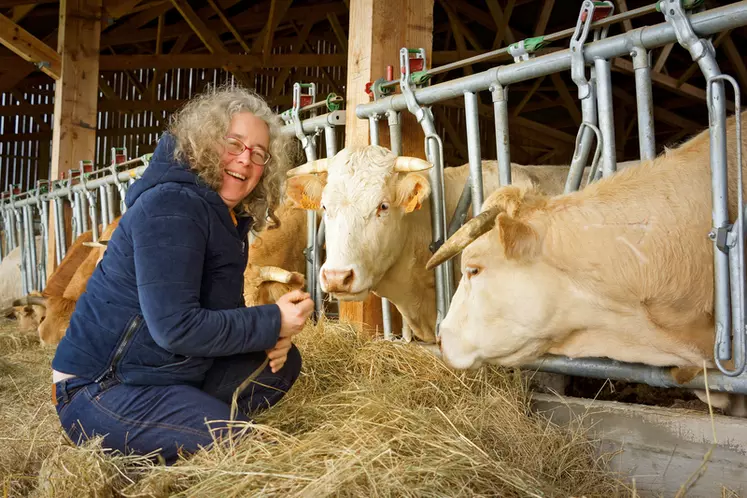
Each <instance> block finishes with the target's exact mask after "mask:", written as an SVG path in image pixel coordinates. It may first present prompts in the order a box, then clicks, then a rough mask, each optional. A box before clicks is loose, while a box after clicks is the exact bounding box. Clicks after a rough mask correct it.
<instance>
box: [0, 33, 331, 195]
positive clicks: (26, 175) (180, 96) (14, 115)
mask: <svg viewBox="0 0 747 498" xmlns="http://www.w3.org/2000/svg"><path fill="white" fill-rule="evenodd" d="M309 43H310V44H312V43H313V44H312V49H313V50H314V51H315V52H316V53H318V54H334V53H338V47H337V46H336V45H335V44H333V43H330V42H328V41H325V40H316V41H315V42H309ZM292 50H293V47H292V46H290V45H289V46H285V47H276V48H274V49H273V53H275V54H283V53H290V52H291V51H292ZM324 71H326V72H327V74H328V75H329V76H330V78H331V79H332V80H333V81H335V82H344V81H345V77H346V71H345V68H344V67H328V68H321V67H307V68H297V69H296V72H295V74H294V75H291V77H289V78H287V80H286V82H285V85H284V88H283V91H282V92H281V93H280V97H279V98H278V99H277V104H278V105H273V108H275V109H276V110H278V111H283V110H285V109H287V108H288V107H289V106H290V104H291V102H290V99H291V96H292V91H293V83H294V82H296V81H304V82H315V83H316V84H317V94H318V95H319V96H320V98H321V97H325V96H326V95H327V94H328V93H330V92H334V91H335V89H334V88H333V87H332V85H331V84H330V83H329V81H328V80H327V79H326V76H325V75H324V74H323V73H324ZM153 73H154V72H153V71H152V70H137V71H130V74H129V75H128V74H127V73H126V72H124V71H118V72H104V73H103V75H104V77H105V80H106V84H107V85H108V86H109V87H110V88H111V90H112V91H113V92H109V91H108V89H107V93H108V95H105V94H104V92H103V91H102V90H101V88H100V89H99V112H98V122H97V128H98V129H97V133H96V137H97V138H96V141H97V143H96V157H95V158H92V159H95V164H96V166H97V167H103V166H106V165H108V164H109V163H110V161H111V149H112V147H126V148H127V155H128V156H129V157H137V156H140V155H142V154H145V153H148V152H152V151H153V149H154V147H155V143H156V140H157V138H158V136H159V134H160V133H161V132H162V131H163V129H164V128H165V126H166V125H167V123H168V118H169V116H170V115H171V113H172V112H173V111H174V110H175V109H176V108H178V106H179V105H181V104H182V103H183V102H185V101H186V100H188V99H189V98H191V97H193V96H195V95H196V94H198V93H199V92H201V91H202V90H204V88H205V87H206V85H208V84H211V85H215V84H222V83H226V82H230V81H234V77H233V75H231V74H230V73H228V72H227V71H225V70H223V69H172V70H168V71H166V73H165V74H162V76H163V79H162V81H161V82H160V83H159V85H158V87H157V90H156V103H155V104H150V102H148V98H149V96H148V94H147V92H143V93H146V95H145V96H143V95H142V94H141V90H143V89H147V88H148V86H149V85H150V83H151V80H152V78H153V76H154V74H153ZM279 74H280V71H274V70H271V69H265V70H260V71H256V72H254V73H252V76H253V77H254V81H255V85H256V86H255V89H256V91H257V92H259V93H260V94H262V95H266V96H269V95H271V94H272V90H273V88H274V84H275V80H276V79H277V78H278V76H279ZM157 77H158V78H160V77H161V76H157ZM112 97H113V98H112ZM21 100H23V102H21ZM15 108H17V109H15ZM53 109H54V83H53V82H51V81H50V83H48V84H43V85H34V86H32V87H28V88H24V89H23V90H19V89H16V90H13V91H11V92H7V93H3V94H0V190H1V191H6V190H7V189H8V188H9V185H10V184H20V185H21V190H22V191H25V190H28V189H29V188H33V187H34V185H35V183H36V180H37V179H45V178H48V175H49V170H50V164H51V161H50V154H51V140H52V121H53V120H52V113H53ZM121 109H127V110H126V111H124V112H123V111H121ZM19 111H20V112H19ZM343 143H344V142H343V141H342V140H338V144H339V147H342V144H343ZM321 145H322V147H323V146H324V140H323V138H321ZM322 150H323V149H322Z"/></svg>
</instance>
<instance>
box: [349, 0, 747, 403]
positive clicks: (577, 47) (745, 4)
mask: <svg viewBox="0 0 747 498" xmlns="http://www.w3.org/2000/svg"><path fill="white" fill-rule="evenodd" d="M701 4H702V0H686V1H681V0H661V1H659V2H658V3H656V4H652V5H649V6H646V7H641V8H639V9H635V10H632V11H628V12H625V13H621V14H617V15H613V14H614V5H613V4H612V2H610V1H604V2H592V1H590V0H585V1H584V2H583V4H582V6H581V9H580V12H579V16H578V20H577V23H576V26H575V28H572V29H568V30H564V31H561V32H559V33H555V34H552V35H547V36H544V37H535V38H530V39H527V40H523V41H521V42H518V43H515V44H512V45H511V46H509V47H505V48H502V49H500V50H496V51H493V52H488V53H486V54H483V55H479V56H475V57H471V58H469V59H464V60H462V61H458V62H455V63H452V64H448V65H445V66H441V67H437V68H433V69H428V70H426V69H425V52H424V50H422V49H407V48H402V49H401V50H400V78H399V79H398V80H395V79H393V78H392V76H391V73H392V71H391V70H389V71H388V74H387V78H381V79H379V80H376V81H373V82H371V83H370V84H369V86H368V88H367V90H368V91H369V94H370V95H371V96H372V102H369V103H366V104H360V105H358V106H357V107H356V116H357V117H358V118H360V119H368V120H369V121H370V123H371V143H372V144H377V143H378V129H377V127H378V120H379V119H381V118H382V117H384V116H386V117H387V119H388V122H389V125H390V129H391V130H392V133H391V135H392V150H393V151H394V153H395V154H397V155H399V154H401V135H400V134H399V129H398V123H399V113H400V112H402V111H408V112H410V113H411V114H413V115H414V116H415V117H416V119H417V121H418V123H419V124H420V125H421V127H422V129H423V132H424V134H425V153H426V158H427V160H428V161H429V162H430V163H432V164H433V165H434V167H433V168H431V170H430V171H429V176H430V182H431V188H432V193H431V204H430V205H431V222H432V244H431V246H430V249H431V251H432V252H435V251H436V250H437V249H438V248H439V247H440V246H441V245H442V244H443V243H444V241H445V240H446V238H447V237H448V236H449V235H451V234H453V233H454V231H456V229H458V228H459V226H461V225H462V223H463V221H464V219H465V216H466V214H467V210H468V208H469V206H470V205H472V213H473V214H477V213H479V212H480V207H481V205H482V202H483V189H482V183H481V179H482V164H481V151H480V143H479V138H478V137H479V124H478V109H477V107H478V94H479V92H483V91H489V92H490V93H491V97H492V102H493V108H494V116H495V133H496V150H497V159H498V165H499V171H500V173H499V175H500V184H501V185H508V184H509V183H510V182H511V161H510V145H509V133H508V131H509V120H508V106H507V98H506V91H507V89H508V87H509V86H510V85H512V84H516V83H519V82H525V81H528V80H531V79H536V78H540V77H544V76H548V75H551V74H554V73H560V72H563V71H570V72H571V77H572V80H573V82H574V83H575V84H576V86H577V88H578V99H579V100H580V102H581V114H582V122H581V125H580V126H579V129H578V134H577V136H576V144H575V150H574V153H573V156H572V160H571V165H570V170H569V173H568V176H567V181H566V184H565V188H564V191H565V192H566V193H568V192H572V191H575V190H578V189H579V188H580V186H581V179H582V176H583V172H584V168H585V167H587V165H589V166H590V172H589V179H588V181H589V182H593V181H596V180H597V179H599V178H601V177H607V176H609V175H612V174H613V173H615V171H616V169H617V158H616V154H615V133H614V119H613V113H614V110H613V105H612V77H611V64H610V61H611V59H613V58H616V57H626V56H629V57H631V59H632V61H633V68H634V73H635V86H636V102H637V106H636V110H637V114H638V141H639V148H640V157H641V159H642V160H646V159H653V158H654V156H655V142H654V119H653V102H652V91H651V69H650V65H651V64H650V52H649V51H650V50H651V49H654V48H657V47H661V46H664V45H666V44H669V43H679V44H680V45H681V46H682V47H684V48H685V49H686V50H688V51H689V52H690V54H691V56H692V59H693V61H694V62H696V63H697V64H698V66H699V68H700V70H701V71H702V73H703V75H704V76H705V78H706V81H707V106H708V114H709V130H710V131H709V133H710V140H711V142H710V143H711V145H710V158H711V171H712V188H713V219H712V226H713V228H712V230H711V232H710V234H708V235H709V237H710V239H711V240H712V241H713V254H714V274H715V275H714V277H715V322H716V326H715V327H716V341H715V344H714V353H715V357H716V364H717V366H718V369H719V370H720V372H721V374H719V373H716V372H714V373H709V375H708V384H709V388H710V389H712V390H718V391H729V392H739V393H745V394H747V375H745V374H744V369H745V358H746V357H747V352H746V351H745V348H746V347H747V341H746V340H745V332H746V330H745V316H744V313H745V312H744V310H745V289H744V272H745V269H744V232H743V226H742V225H743V212H742V211H743V209H740V210H739V214H738V217H737V220H736V222H735V223H734V224H733V225H732V224H731V223H730V221H729V217H728V209H727V161H726V150H727V149H726V125H725V123H726V109H727V103H726V93H725V88H724V82H728V83H730V84H731V85H732V86H733V88H734V96H735V103H736V106H735V107H736V109H737V140H738V141H739V143H740V145H741V124H740V122H739V110H740V105H741V103H740V93H739V87H738V85H737V83H736V81H735V80H734V78H732V77H731V76H728V75H724V74H721V71H720V69H719V66H718V63H717V61H716V56H715V50H714V48H713V45H712V44H711V42H710V41H709V40H708V39H707V37H709V36H711V35H714V34H716V33H718V32H720V31H724V30H731V29H735V28H738V27H740V26H744V25H746V24H747V1H741V2H736V3H734V4H731V5H727V6H723V7H719V8H715V9H710V10H707V11H700V12H695V10H698V9H700V8H701ZM687 10H690V11H691V12H690V13H689V14H688V13H686V11H687ZM655 12H659V13H661V14H662V15H663V18H664V22H662V23H660V24H656V25H653V26H646V27H641V28H638V29H633V30H630V31H627V32H625V33H623V34H620V35H616V36H612V37H608V36H607V31H608V28H609V26H610V25H611V24H612V23H615V22H621V21H623V20H627V19H632V18H634V17H638V16H641V15H644V14H651V13H655ZM590 34H591V39H590V37H589V35H590ZM568 37H570V41H569V44H568V48H566V49H562V50H555V51H552V52H549V53H546V54H544V55H537V53H538V52H539V49H540V48H542V47H543V46H544V45H546V44H547V43H548V42H551V41H557V40H561V39H564V38H568ZM502 55H510V56H512V57H513V58H514V63H512V64H507V65H501V66H496V67H493V68H491V69H488V70H486V71H482V72H479V73H474V74H472V75H468V76H464V77H460V78H457V79H453V80H451V81H445V82H442V83H438V84H434V85H429V80H430V78H431V76H433V75H435V74H439V73H443V72H446V71H449V70H451V69H455V68H458V67H464V66H467V65H470V64H474V63H476V62H484V61H488V60H491V59H495V58H496V57H499V56H502ZM587 66H589V67H590V70H589V72H588V76H587ZM396 85H399V87H400V90H401V93H399V94H394V93H393V88H394V87H395V86H396ZM459 97H462V98H463V99H464V109H465V114H466V119H465V124H466V132H467V146H468V155H469V171H470V175H469V178H468V180H467V182H466V183H465V185H464V189H463V191H462V195H461V197H460V199H459V202H458V205H457V208H456V211H455V213H454V216H453V218H452V219H451V220H450V221H448V220H447V219H446V213H445V206H444V185H443V169H444V157H443V145H442V142H441V139H440V138H439V136H438V134H437V133H436V128H435V124H434V118H433V114H432V113H431V110H430V107H429V106H430V105H432V104H435V103H437V102H441V101H445V100H450V99H454V98H459ZM594 139H596V148H595V152H594V155H593V158H592V161H591V164H589V161H588V160H589V155H590V154H591V150H592V144H593V141H594ZM739 148H740V147H738V149H739ZM738 159H739V160H740V161H741V150H740V151H739V152H738ZM741 175H742V173H741V169H740V170H739V175H738V179H737V182H738V189H737V195H738V198H739V205H740V206H744V204H743V193H742V183H741V180H742V177H741ZM434 272H435V277H436V289H437V292H436V308H437V317H436V334H437V336H438V335H439V333H440V330H439V326H440V323H441V321H442V320H443V319H444V317H445V316H446V313H447V311H448V309H449V305H450V299H451V296H452V295H453V293H454V282H453V273H452V269H451V264H450V261H447V262H445V263H443V264H441V265H439V266H437V267H436V268H434ZM732 343H733V344H732ZM732 346H734V347H732ZM732 350H733V351H734V352H733V353H732ZM732 354H733V355H734V358H733V359H734V368H733V369H731V370H730V369H727V368H726V367H725V366H724V362H725V361H728V360H731V359H732ZM525 367H527V368H533V369H539V370H542V371H546V372H555V373H562V374H570V375H579V376H585V377H596V378H602V379H606V378H610V379H620V380H626V381H631V382H640V383H647V384H650V385H654V386H661V387H674V386H678V387H688V388H696V389H698V388H699V389H703V388H704V387H705V386H704V381H703V378H702V377H697V378H696V379H694V380H693V381H691V382H690V383H688V384H686V385H681V384H677V383H676V382H675V381H674V379H673V378H672V376H671V374H670V372H669V369H668V368H659V367H651V366H647V365H639V364H630V363H623V362H617V361H607V360H603V359H596V358H584V359H573V360H572V359H569V358H565V357H543V358H541V359H539V360H537V361H534V362H531V363H529V364H527V365H525Z"/></svg>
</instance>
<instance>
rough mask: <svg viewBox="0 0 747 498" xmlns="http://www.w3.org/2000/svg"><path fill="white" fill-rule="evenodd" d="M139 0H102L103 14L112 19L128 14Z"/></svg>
mask: <svg viewBox="0 0 747 498" xmlns="http://www.w3.org/2000/svg"><path fill="white" fill-rule="evenodd" d="M139 3H140V0H104V5H103V11H104V12H103V14H105V15H106V16H108V17H110V18H111V19H113V20H117V19H119V18H120V17H122V16H126V15H127V14H129V13H130V12H131V11H132V9H134V8H135V6H136V5H137V4H139Z"/></svg>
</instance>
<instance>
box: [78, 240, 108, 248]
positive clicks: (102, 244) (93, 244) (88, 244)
mask: <svg viewBox="0 0 747 498" xmlns="http://www.w3.org/2000/svg"><path fill="white" fill-rule="evenodd" d="M107 242H108V241H107V240H105V241H103V242H102V241H101V240H99V241H98V242H83V245H84V246H86V247H106V243H107Z"/></svg>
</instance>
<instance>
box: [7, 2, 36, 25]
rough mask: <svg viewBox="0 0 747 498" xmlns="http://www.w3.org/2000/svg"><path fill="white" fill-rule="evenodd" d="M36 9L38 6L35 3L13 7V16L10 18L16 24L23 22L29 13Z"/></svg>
mask: <svg viewBox="0 0 747 498" xmlns="http://www.w3.org/2000/svg"><path fill="white" fill-rule="evenodd" d="M34 7H36V4H33V3H32V4H30V5H18V6H16V7H13V14H12V15H11V16H10V18H11V20H12V21H13V22H16V23H17V22H21V21H22V20H23V18H24V17H26V16H27V15H28V13H29V12H31V11H32V10H34Z"/></svg>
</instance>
